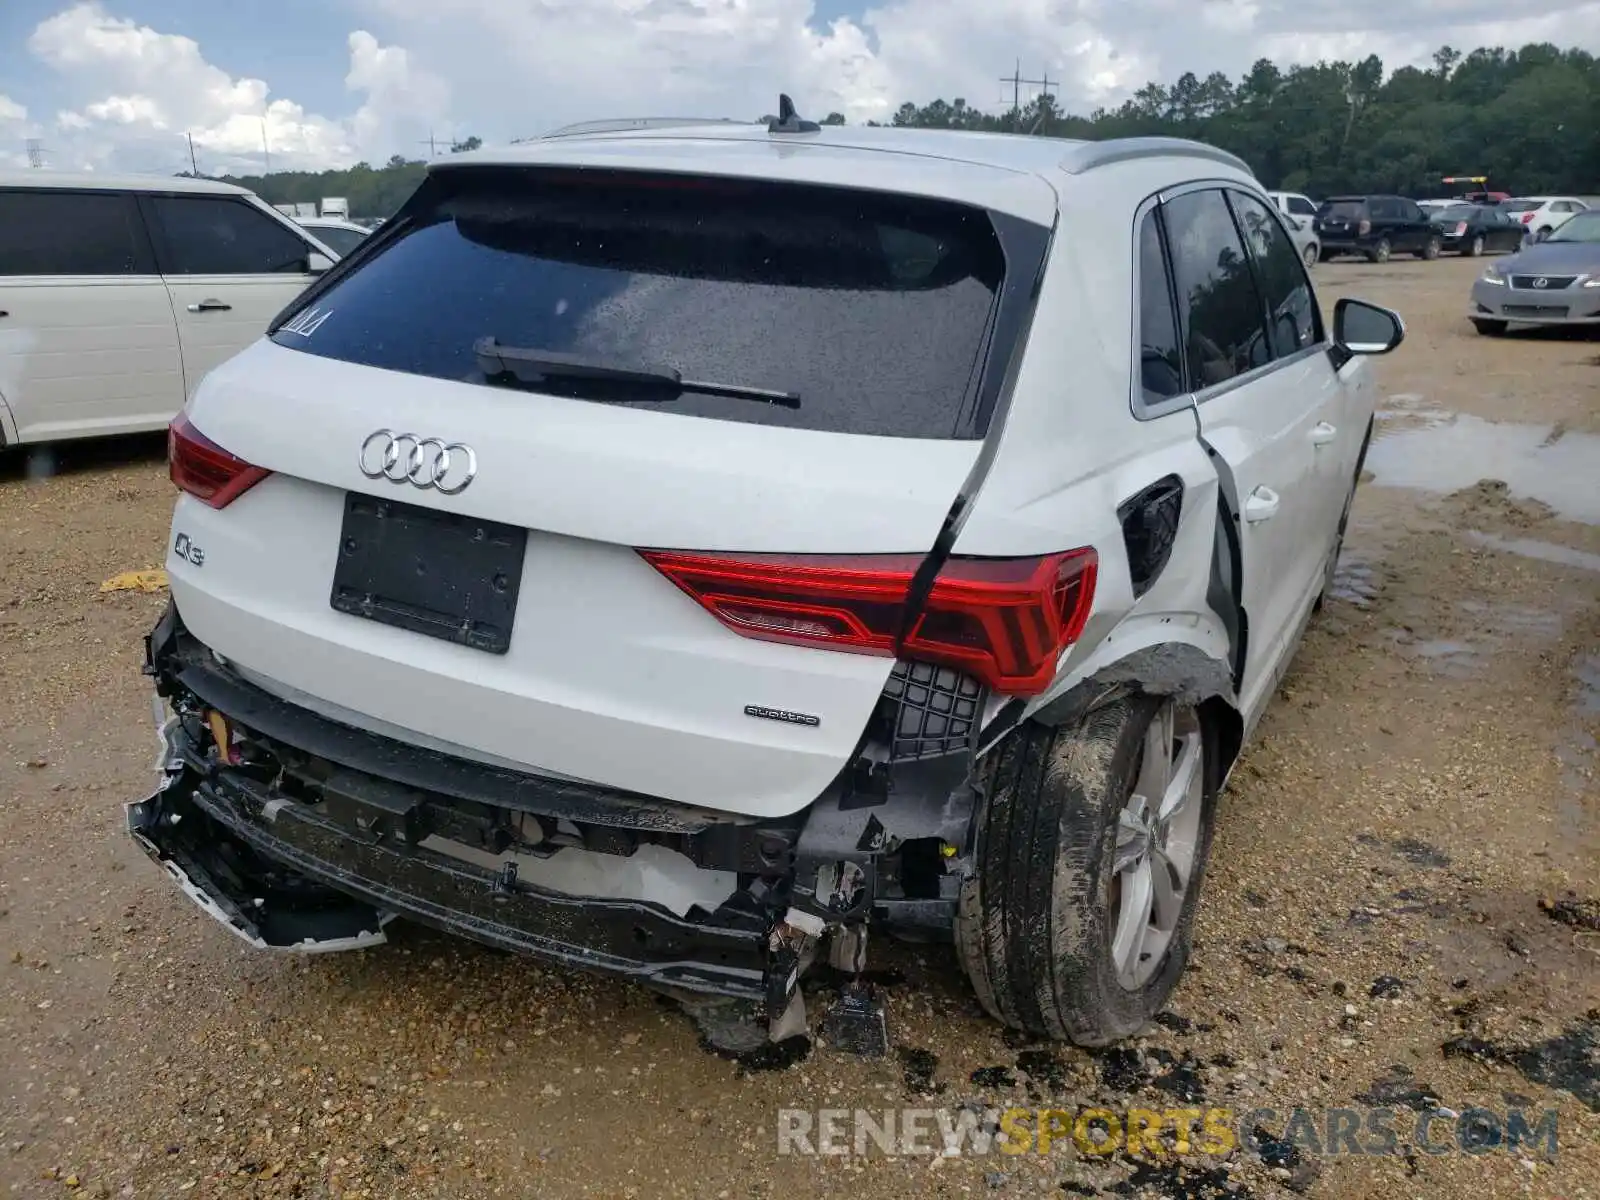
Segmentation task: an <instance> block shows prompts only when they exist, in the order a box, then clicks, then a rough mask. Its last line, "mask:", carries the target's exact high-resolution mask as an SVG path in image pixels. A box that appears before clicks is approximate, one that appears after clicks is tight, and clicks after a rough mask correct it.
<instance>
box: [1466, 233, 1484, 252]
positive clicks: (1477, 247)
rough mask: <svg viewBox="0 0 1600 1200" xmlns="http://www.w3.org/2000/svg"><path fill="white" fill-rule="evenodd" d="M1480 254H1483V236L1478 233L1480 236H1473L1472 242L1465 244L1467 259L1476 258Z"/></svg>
mask: <svg viewBox="0 0 1600 1200" xmlns="http://www.w3.org/2000/svg"><path fill="white" fill-rule="evenodd" d="M1482 254H1483V234H1481V233H1480V234H1476V235H1474V236H1473V239H1472V241H1471V242H1469V243H1467V257H1468V258H1478V257H1480V256H1481V255H1482Z"/></svg>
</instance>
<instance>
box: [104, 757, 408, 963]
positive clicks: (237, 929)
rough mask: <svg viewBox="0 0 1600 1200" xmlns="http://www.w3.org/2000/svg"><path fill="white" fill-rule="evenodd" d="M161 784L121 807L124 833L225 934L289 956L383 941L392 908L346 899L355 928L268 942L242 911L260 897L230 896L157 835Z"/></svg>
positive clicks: (162, 814) (364, 947) (347, 915)
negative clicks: (324, 935) (227, 933)
mask: <svg viewBox="0 0 1600 1200" xmlns="http://www.w3.org/2000/svg"><path fill="white" fill-rule="evenodd" d="M165 790H166V788H165V786H164V787H163V788H162V789H161V790H160V791H158V792H156V793H155V794H154V795H153V796H151V797H150V798H149V799H147V800H143V801H136V802H134V803H132V804H128V805H125V806H124V809H125V811H126V814H127V822H128V833H129V834H130V835H131V836H132V837H133V840H134V842H135V843H136V844H137V845H138V846H139V848H140V849H141V850H143V851H144V852H145V854H146V855H148V856H149V858H150V859H151V861H152V862H154V863H155V864H156V865H157V866H159V867H160V868H161V869H162V870H163V871H165V872H166V873H167V874H168V875H169V876H171V878H172V880H173V882H174V883H176V884H177V885H178V890H179V891H181V892H182V893H183V894H184V895H185V896H187V897H188V898H189V899H190V900H192V901H193V902H194V904H195V906H196V907H197V908H199V909H200V911H201V912H203V913H205V914H206V915H207V916H208V917H210V918H211V919H212V920H214V921H216V922H217V924H219V925H221V926H222V927H223V928H224V929H226V930H227V931H228V932H229V933H231V934H233V935H234V936H235V937H237V938H238V939H239V940H240V941H242V942H244V943H245V944H246V945H249V946H252V947H254V948H255V949H257V950H276V951H279V952H282V953H289V954H337V953H341V952H343V951H346V950H367V949H370V948H371V947H373V946H381V945H383V944H384V943H385V942H386V941H387V940H388V935H387V933H386V932H385V930H384V926H386V925H387V924H388V923H389V922H390V921H392V920H393V919H394V917H395V914H394V913H393V912H388V911H385V910H382V909H378V908H373V907H371V906H370V905H362V904H359V903H358V902H354V901H352V902H351V904H350V905H349V906H348V908H347V910H346V912H345V914H344V915H345V918H346V919H345V922H344V923H345V924H350V925H354V926H357V928H356V929H355V932H353V933H344V934H340V935H336V936H331V937H315V936H312V935H309V934H308V935H306V936H304V937H301V938H298V939H294V940H287V939H284V940H269V939H268V937H267V936H266V934H265V932H264V931H263V929H262V927H261V926H260V925H259V924H257V922H256V921H254V920H252V919H251V918H250V916H248V915H247V907H248V908H251V909H253V908H255V907H256V906H257V904H256V902H257V901H264V899H265V898H264V897H248V898H247V897H243V896H238V897H236V896H230V895H229V894H228V893H227V890H226V889H225V888H224V887H223V886H222V885H221V883H220V882H219V881H218V880H217V879H216V878H215V877H214V876H212V875H211V874H210V873H209V872H207V871H206V870H205V868H204V867H203V866H201V865H200V864H199V863H198V862H196V861H195V860H194V859H193V857H192V856H190V855H188V854H186V853H184V852H183V851H181V850H180V849H179V848H178V847H176V846H175V845H172V844H171V843H170V842H169V841H168V839H165V838H163V837H162V836H161V824H162V821H163V818H166V819H167V820H168V821H170V820H171V816H172V814H170V813H166V812H164V810H163V807H162V806H161V804H160V797H161V792H163V791H165Z"/></svg>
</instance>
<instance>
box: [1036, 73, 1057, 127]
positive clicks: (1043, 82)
mask: <svg viewBox="0 0 1600 1200" xmlns="http://www.w3.org/2000/svg"><path fill="white" fill-rule="evenodd" d="M1028 82H1030V83H1037V84H1038V85H1039V99H1040V101H1041V103H1040V105H1039V115H1038V116H1036V117H1034V119H1033V128H1032V129H1030V130H1028V132H1029V134H1035V133H1038V132H1039V126H1040V125H1042V124H1043V123H1044V104H1043V103H1042V101H1043V100H1044V98H1045V97H1046V96H1048V95H1049V94H1050V72H1049V70H1048V69H1046V70H1045V71H1044V78H1043V79H1037V80H1029V81H1028ZM1056 82H1057V83H1060V82H1061V81H1060V80H1059V79H1058V80H1056Z"/></svg>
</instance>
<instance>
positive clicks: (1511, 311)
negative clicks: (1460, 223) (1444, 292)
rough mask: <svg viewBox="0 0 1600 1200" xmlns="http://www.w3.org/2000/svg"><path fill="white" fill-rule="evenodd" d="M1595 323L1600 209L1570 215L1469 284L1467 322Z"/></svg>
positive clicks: (1599, 299) (1495, 329) (1486, 327)
mask: <svg viewBox="0 0 1600 1200" xmlns="http://www.w3.org/2000/svg"><path fill="white" fill-rule="evenodd" d="M1511 323H1517V324H1524V323H1526V324H1529V325H1600V210H1596V209H1590V210H1589V211H1588V212H1581V213H1577V214H1575V215H1574V216H1573V217H1572V218H1571V219H1570V220H1569V221H1567V222H1566V223H1565V224H1564V225H1562V226H1561V228H1560V229H1558V230H1556V231H1555V232H1554V233H1552V234H1551V235H1550V236H1549V237H1547V238H1545V239H1544V240H1543V241H1540V242H1536V243H1534V244H1533V245H1530V246H1528V247H1527V248H1526V249H1524V250H1521V251H1519V252H1518V253H1516V254H1513V255H1512V256H1511V257H1510V258H1503V259H1501V260H1500V261H1499V262H1497V263H1491V264H1490V265H1489V266H1488V267H1487V268H1485V270H1484V272H1483V274H1482V275H1480V276H1478V279H1477V281H1476V282H1475V283H1474V284H1473V285H1472V324H1473V325H1474V326H1475V327H1476V328H1477V330H1478V332H1479V333H1483V334H1489V335H1491V336H1495V335H1499V334H1502V333H1504V332H1505V331H1506V326H1507V325H1508V324H1511Z"/></svg>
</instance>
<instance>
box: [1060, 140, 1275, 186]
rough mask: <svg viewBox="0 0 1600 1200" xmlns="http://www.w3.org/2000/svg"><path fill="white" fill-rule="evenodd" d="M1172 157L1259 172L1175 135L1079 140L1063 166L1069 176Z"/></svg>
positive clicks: (1234, 156) (1250, 173)
mask: <svg viewBox="0 0 1600 1200" xmlns="http://www.w3.org/2000/svg"><path fill="white" fill-rule="evenodd" d="M1172 157H1179V158H1204V159H1209V160H1210V161H1212V162H1216V163H1222V164H1224V165H1225V166H1229V167H1232V168H1234V169H1235V170H1236V171H1243V172H1244V173H1245V174H1246V175H1248V176H1250V177H1251V178H1252V179H1254V178H1255V174H1256V173H1255V172H1254V171H1252V170H1251V169H1250V164H1249V163H1247V162H1245V161H1244V159H1242V158H1240V157H1239V156H1238V155H1237V154H1229V153H1228V152H1227V151H1226V150H1219V149H1217V148H1216V147H1215V146H1208V145H1206V144H1205V143H1204V142H1196V141H1191V140H1190V139H1188V138H1173V137H1131V138H1112V139H1111V140H1109V141H1104V142H1079V143H1078V144H1077V145H1075V146H1074V147H1072V149H1071V150H1069V151H1067V155H1066V157H1065V158H1063V159H1062V160H1061V169H1062V170H1063V171H1065V172H1066V173H1067V174H1068V175H1082V174H1083V173H1084V172H1085V171H1092V170H1094V169H1095V168H1096V167H1104V166H1109V165H1110V164H1112V163H1119V162H1128V161H1130V160H1132V159H1137V158H1172Z"/></svg>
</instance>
